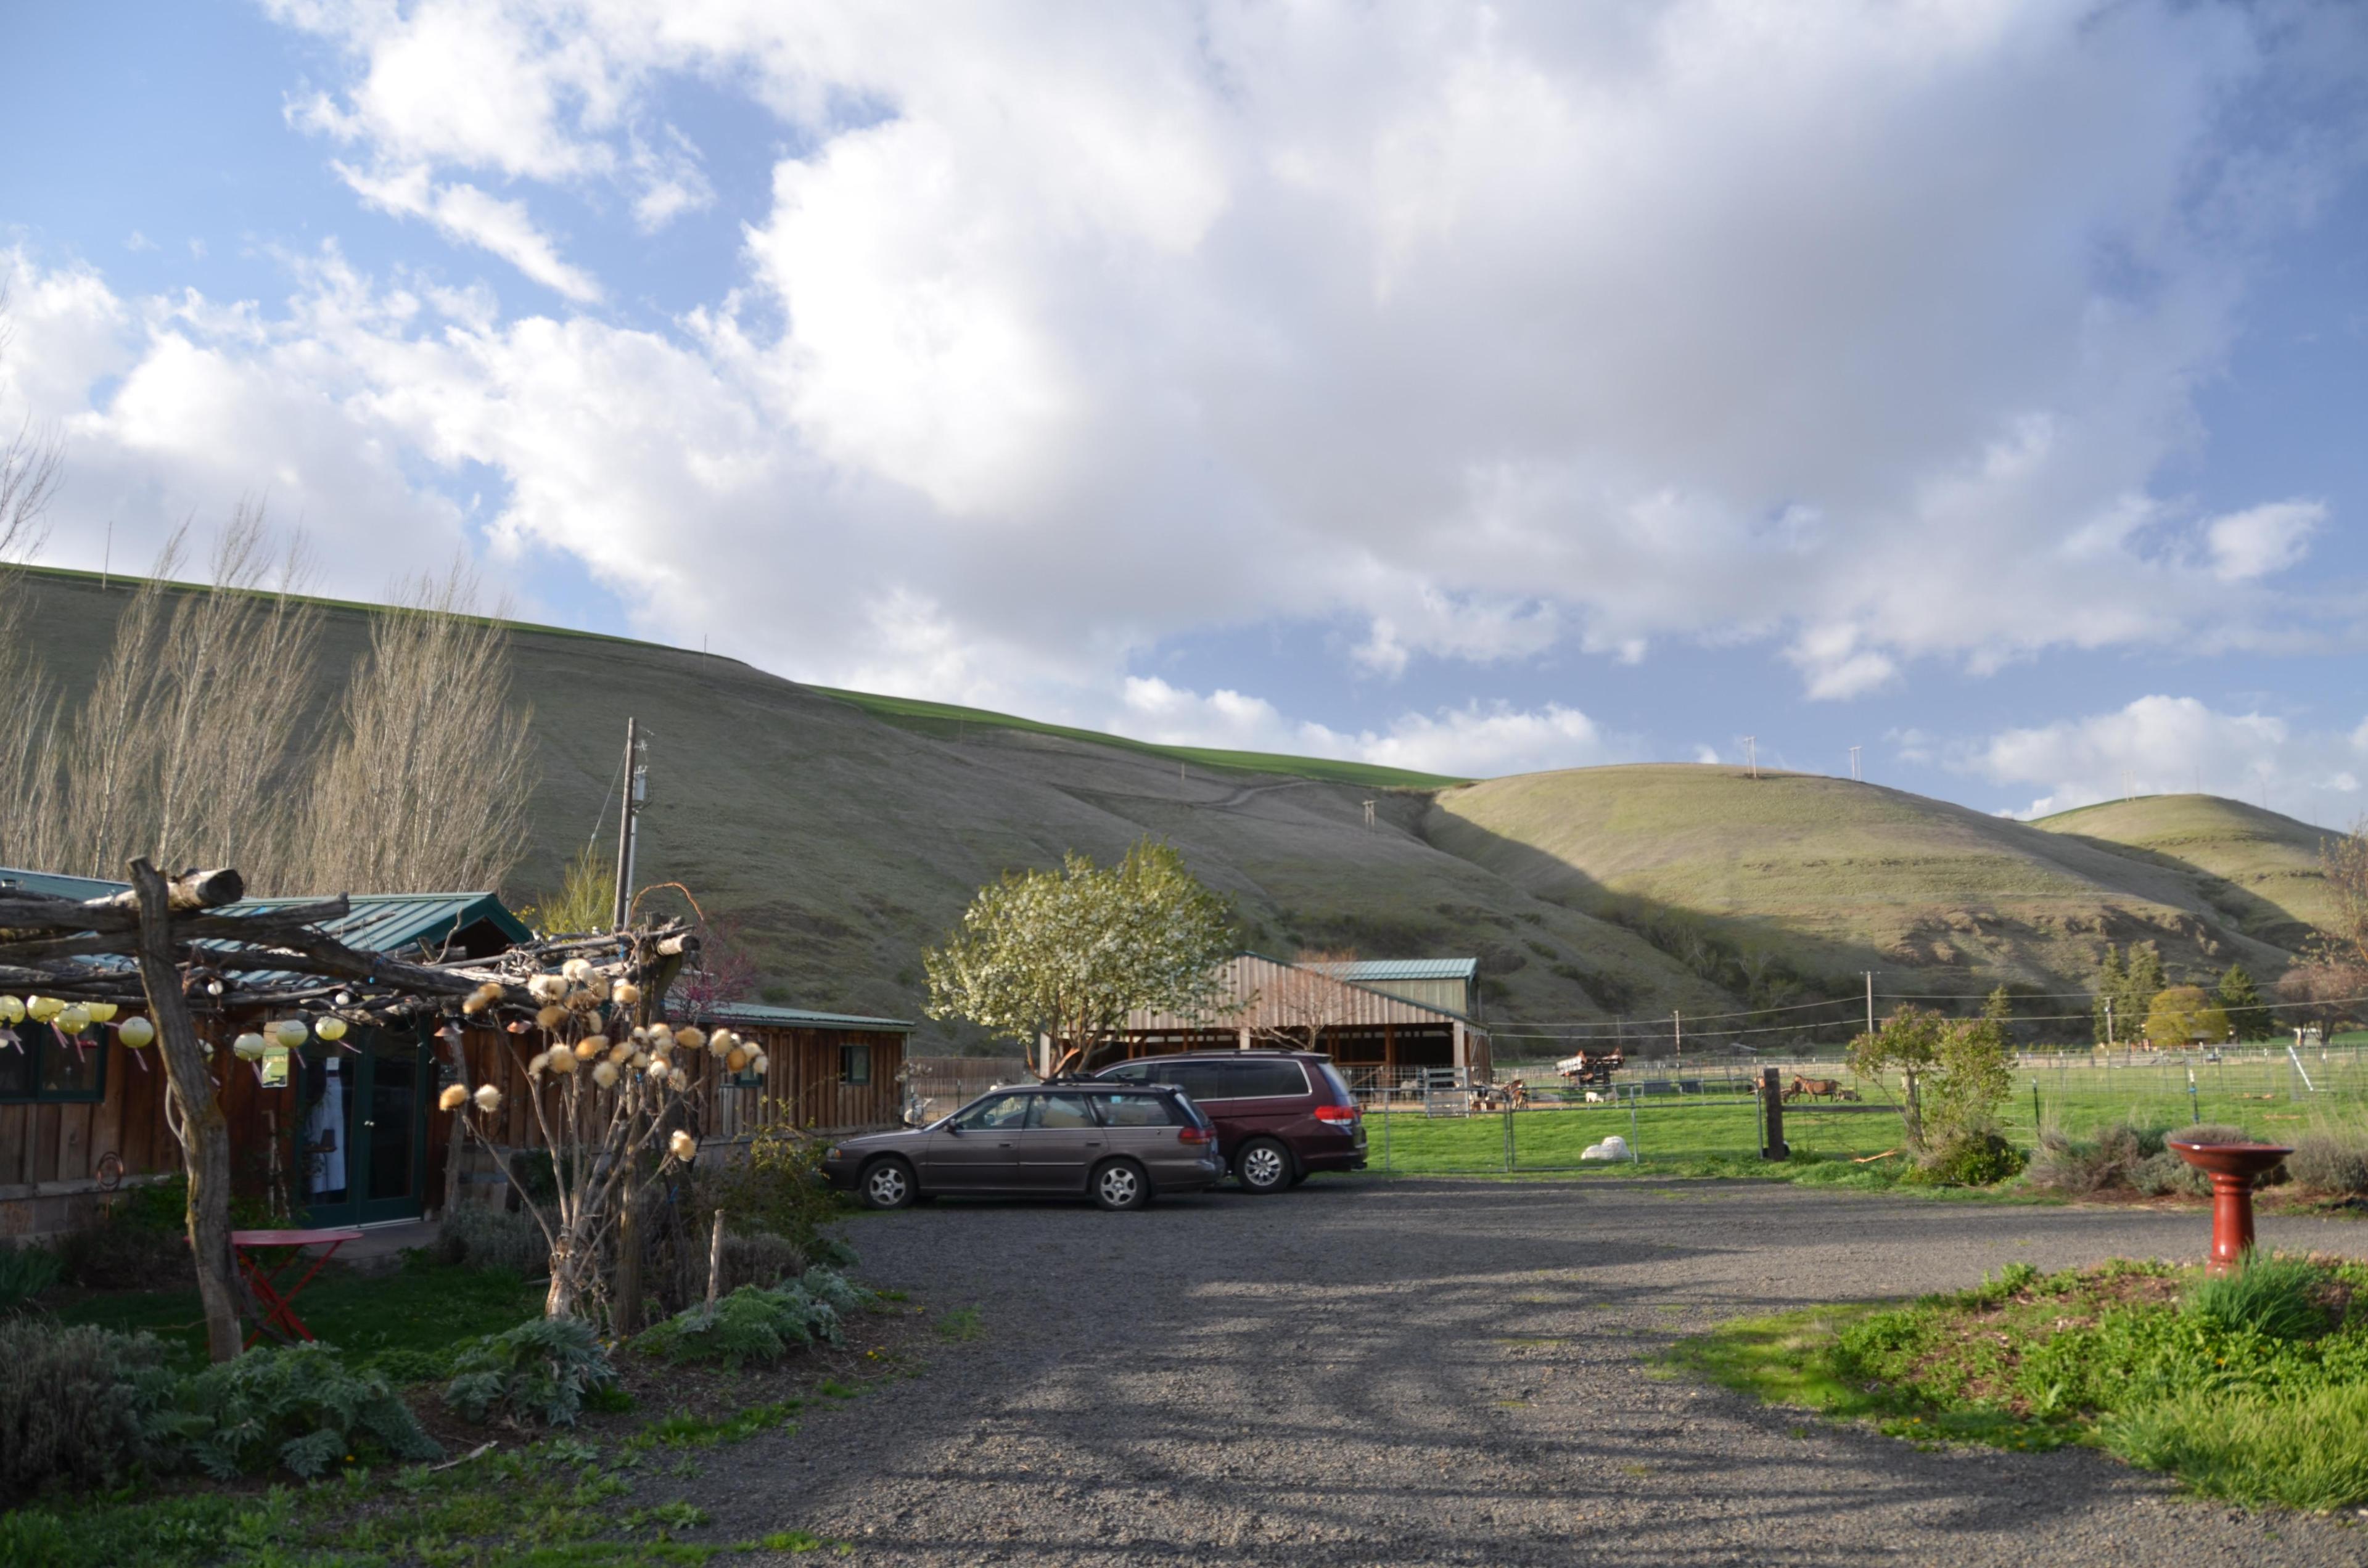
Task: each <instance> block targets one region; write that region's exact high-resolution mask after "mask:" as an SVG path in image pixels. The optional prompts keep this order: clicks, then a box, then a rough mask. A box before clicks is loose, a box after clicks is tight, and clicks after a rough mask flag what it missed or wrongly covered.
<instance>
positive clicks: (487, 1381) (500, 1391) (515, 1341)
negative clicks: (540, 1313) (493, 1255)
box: [444, 1318, 617, 1426]
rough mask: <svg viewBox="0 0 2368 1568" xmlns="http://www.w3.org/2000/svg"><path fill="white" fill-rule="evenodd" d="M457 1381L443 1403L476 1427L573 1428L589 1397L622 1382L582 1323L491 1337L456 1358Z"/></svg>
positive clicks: (534, 1322)
mask: <svg viewBox="0 0 2368 1568" xmlns="http://www.w3.org/2000/svg"><path fill="white" fill-rule="evenodd" d="M452 1364H453V1369H454V1370H455V1371H456V1372H457V1373H458V1374H459V1375H458V1376H456V1377H454V1378H453V1380H452V1381H451V1382H450V1383H449V1384H447V1385H446V1386H445V1389H444V1403H446V1404H448V1405H450V1407H451V1408H452V1409H454V1410H457V1411H459V1412H460V1413H461V1415H465V1416H467V1417H468V1418H469V1419H470V1420H472V1421H489V1420H493V1419H495V1418H496V1417H499V1418H501V1419H504V1420H507V1421H509V1422H510V1423H512V1424H513V1425H516V1424H518V1423H519V1422H521V1421H531V1422H534V1423H536V1424H538V1425H541V1426H574V1425H575V1417H576V1416H577V1415H579V1414H580V1413H581V1412H582V1411H583V1408H584V1396H585V1395H586V1393H587V1392H590V1391H592V1390H594V1389H602V1388H607V1387H609V1386H610V1385H611V1384H613V1383H614V1382H615V1381H617V1369H616V1367H615V1366H614V1365H613V1364H612V1363H611V1362H610V1361H609V1352H608V1351H607V1350H606V1349H604V1348H602V1346H601V1344H600V1340H599V1336H598V1335H596V1334H594V1333H593V1332H592V1325H591V1324H588V1323H586V1322H585V1321H584V1320H583V1319H581V1318H529V1319H528V1320H527V1321H526V1322H524V1323H522V1324H518V1326H517V1327H516V1328H513V1329H508V1330H506V1331H504V1332H503V1333H500V1334H489V1335H485V1336H484V1338H482V1339H480V1340H478V1341H477V1342H476V1343H475V1344H473V1345H472V1346H468V1347H467V1348H465V1349H463V1350H461V1352H459V1353H458V1354H457V1355H456V1356H455V1357H454V1358H453V1362H452Z"/></svg>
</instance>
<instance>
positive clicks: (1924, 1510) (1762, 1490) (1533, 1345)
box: [698, 1178, 2368, 1568]
mask: <svg viewBox="0 0 2368 1568" xmlns="http://www.w3.org/2000/svg"><path fill="white" fill-rule="evenodd" d="M2207 1229H2208V1226H2207V1221H2206V1220H2205V1219H2204V1217H2203V1215H2201V1214H2199V1213H2195V1212H2192V1211H2191V1212H2185V1213H2173V1214H2164V1213H2157V1212H2153V1211H2149V1210H2116V1209H2102V1208H2099V1209H2042V1208H2007V1207H1997V1206H1990V1205H1979V1204H1957V1203H1941V1202H1931V1201H1926V1200H1919V1199H1889V1198H1877V1197H1868V1196H1862V1195H1856V1194H1836V1193H1820V1192H1816V1191H1814V1190H1811V1189H1808V1188H1804V1187H1786V1186H1778V1185H1772V1184H1771V1185H1765V1186H1762V1185H1757V1184H1749V1183H1715V1184H1714V1183H1689V1182H1666V1183H1663V1182H1649V1181H1636V1182H1605V1181H1588V1182H1585V1183H1572V1182H1561V1183H1550V1182H1535V1183H1499V1182H1438V1181H1435V1182H1417V1181H1395V1182H1392V1181H1385V1180H1379V1179H1372V1178H1348V1179H1341V1180H1319V1181H1316V1182H1314V1183H1311V1184H1309V1185H1308V1186H1307V1187H1304V1188H1301V1189H1299V1190H1298V1191H1295V1192H1292V1193H1290V1194H1288V1195H1285V1196H1282V1197H1279V1198H1272V1199H1252V1198H1247V1197H1242V1196H1238V1195H1235V1194H1233V1193H1231V1192H1225V1193H1217V1194H1211V1195H1208V1196H1206V1197H1203V1198H1197V1199H1184V1200H1173V1199H1171V1200H1168V1201H1167V1202H1163V1203H1161V1204H1158V1205H1156V1206H1155V1207H1154V1208H1152V1209H1151V1210H1148V1211H1146V1212H1144V1213H1140V1214H1103V1213H1099V1212H1097V1211H1095V1210H1089V1209H1086V1208H1082V1207H1074V1208H1073V1207H1065V1206H1020V1205H1016V1204H1014V1205H1003V1204H976V1203H972V1204H951V1203H941V1204H937V1205H933V1206H929V1207H925V1208H922V1209H919V1210H910V1211H907V1212H905V1213H900V1214H893V1215H882V1216H874V1217H870V1218H867V1219H866V1220H864V1221H860V1222H859V1223H858V1224H856V1225H855V1226H853V1227H852V1239H853V1240H854V1242H855V1244H856V1245H857V1246H858V1248H859V1249H860V1251H861V1252H862V1254H863V1268H862V1273H863V1274H864V1275H866V1276H867V1277H868V1278H871V1279H872V1280H873V1281H875V1282H877V1283H880V1284H885V1285H893V1286H897V1287H901V1288H903V1289H905V1290H910V1291H911V1292H912V1293H913V1297H914V1300H915V1301H917V1302H922V1303H926V1304H927V1305H928V1307H930V1308H931V1309H932V1310H934V1311H939V1312H942V1311H945V1310H949V1309H952V1308H956V1307H962V1306H974V1307H975V1308H977V1310H978V1312H979V1314H980V1317H981V1319H982V1321H983V1323H984V1325H985V1335H983V1336H982V1337H980V1338H978V1339H976V1340H974V1341H971V1342H968V1343H964V1344H955V1345H944V1346H938V1347H935V1348H933V1350H932V1351H931V1353H930V1354H929V1357H928V1365H927V1366H926V1367H924V1368H923V1369H922V1370H921V1371H920V1372H919V1374H918V1375H917V1376H916V1377H914V1378H912V1379H910V1380H906V1381H898V1382H894V1383H892V1384H890V1385H889V1386H887V1387H885V1388H883V1389H882V1390H881V1391H879V1392H874V1393H871V1394H869V1395H867V1396H866V1397H864V1398H862V1399H860V1400H857V1401H854V1402H851V1403H848V1404H847V1405H845V1406H843V1407H839V1408H837V1409H834V1410H832V1411H830V1412H829V1413H827V1414H821V1415H816V1416H814V1418H813V1419H810V1420H809V1421H807V1423H806V1424H805V1426H803V1429H801V1430H799V1431H796V1432H790V1433H780V1434H774V1435H771V1436H768V1437H760V1438H758V1439H757V1440H755V1441H754V1442H752V1443H749V1444H747V1445H745V1446H743V1447H741V1448H737V1449H729V1450H722V1451H721V1452H722V1453H723V1454H725V1455H728V1456H729V1458H728V1461H727V1464H728V1469H729V1471H730V1472H731V1479H730V1480H729V1481H728V1482H724V1483H721V1484H715V1483H711V1484H710V1486H709V1488H708V1489H706V1490H704V1491H702V1492H701V1493H700V1494H698V1496H699V1500H700V1502H701V1503H703V1504H704V1505H706V1506H708V1507H709V1509H710V1510H711V1512H712V1515H713V1516H714V1529H713V1532H712V1533H713V1534H715V1535H716V1536H717V1537H718V1538H723V1539H730V1538H734V1537H737V1538H741V1539H746V1538H748V1537H752V1536H757V1535H761V1534H763V1533H764V1532H766V1531H768V1530H774V1529H781V1528H803V1529H807V1530H812V1531H814V1532H815V1533H817V1534H821V1535H825V1536H830V1537H836V1538H839V1539H844V1540H851V1541H854V1542H855V1543H856V1544H857V1551H856V1554H855V1560H856V1561H858V1562H876V1563H883V1564H885V1563H928V1564H952V1563H971V1562H1027V1563H1095V1564H1102V1563H1160V1564H1180V1563H1277V1564H1313V1563H1431V1562H1440V1563H1531V1562H1537V1563H1548V1562H1552V1563H1560V1562H1588V1563H1595V1562H1601V1563H1636V1564H1647V1563H1650V1564H1682V1563H1895V1562H1915V1563H1923V1562H1932V1563H1945V1564H1948V1565H1949V1568H1971V1565H1973V1564H1983V1563H2009V1562H2011V1563H2032V1564H2062V1563H2073V1562H2098V1563H2114V1564H2117V1565H2118V1564H2123V1563H2128V1564H2132V1565H2135V1564H2145V1563H2156V1562H2163V1563H2177V1564H2180V1565H2181V1568H2184V1565H2186V1564H2193V1563H2220V1562H2241V1563H2321V1562H2325V1563H2346V1564H2358V1563H2361V1562H2368V1528H2360V1524H2359V1522H2357V1521H2349V1520H2343V1521H2338V1520H2327V1519H2320V1518H2313V1517H2302V1516H2296V1515H2292V1514H2284V1513H2277V1512H2271V1513H2255V1512H2247V1511H2241V1510H2234V1509H2230V1508H2228V1507H2226V1506H2212V1505H2207V1504H2203V1503H2199V1502H2195V1501H2192V1500H2188V1499H2183V1498H2180V1497H2178V1496H2176V1495H2175V1494H2172V1493H2171V1491H2170V1490H2169V1487H2168V1486H2167V1485H2166V1484H2165V1483H2163V1482H2162V1481H2160V1480H2159V1479H2157V1478H2155V1477H2152V1476H2148V1475H2145V1474H2142V1473H2139V1472H2135V1471H2128V1470H2125V1469H2123V1467H2122V1466H2120V1465H2119V1464H2118V1463H2116V1462H2114V1461H2113V1460H2109V1459H2106V1458H2103V1457H2101V1456H2099V1455H2096V1454H2093V1453H2089V1452H2087V1451H2070V1452H2063V1453H2056V1454H2049V1455H2037V1454H2008V1453H1998V1452H1992V1451H1988V1450H1971V1451H1960V1452H1949V1453H1919V1452H1918V1451H1916V1450H1915V1449H1910V1448H1909V1447H1907V1445H1905V1444H1902V1443H1897V1442H1894V1441H1892V1440H1890V1439H1887V1438H1884V1437H1880V1436H1877V1435H1873V1434H1870V1433H1865V1432H1861V1431H1858V1430H1854V1429H1848V1428H1841V1427H1836V1426H1828V1425H1826V1424H1824V1423H1821V1422H1818V1421H1816V1420H1814V1419H1810V1418H1805V1417H1804V1416H1801V1415H1798V1414H1794V1413H1787V1412H1784V1411H1780V1410H1770V1409H1767V1408H1764V1407H1761V1406H1759V1405H1757V1404H1755V1403H1752V1402H1749V1401H1748V1400H1745V1399H1743V1398H1741V1397H1739V1396H1736V1395H1733V1394H1728V1393H1725V1392H1721V1391H1718V1390H1714V1389H1708V1388H1703V1387H1700V1386H1696V1385H1694V1384H1691V1383H1690V1382H1686V1381H1670V1380H1668V1379H1666V1378H1662V1377H1656V1376H1655V1375H1654V1374H1653V1373H1652V1372H1651V1371H1649V1370H1648V1369H1647V1368H1646V1366H1645V1362H1644V1360H1643V1358H1644V1357H1645V1356H1646V1355H1647V1354H1648V1353H1649V1352H1651V1351H1653V1350H1654V1349H1656V1348H1657V1347H1659V1346H1663V1345H1665V1344H1667V1343H1668V1341H1669V1340H1670V1339H1672V1338H1673V1337H1675V1336H1677V1335H1682V1334H1686V1333H1690V1332H1692V1331H1694V1330H1697V1329H1700V1328H1703V1327H1706V1326H1708V1325H1710V1324H1713V1323H1716V1322H1718V1321H1720V1320H1721V1319H1724V1318H1728V1317H1734V1316H1737V1315H1740V1314H1744V1313H1748V1312H1762V1311H1767V1310H1771V1309H1776V1308H1781V1307H1784V1306H1788V1305H1793V1304H1798V1303H1803V1302H1810V1301H1828V1300H1834V1299H1838V1298H1849V1297H1866V1296H1886V1295H1906V1294H1913V1293H1916V1292H1918V1291H1924V1290H1939V1289H1952V1288H1957V1287H1962V1286H1966V1285H1971V1284H1974V1283H1975V1282H1976V1281H1978V1280H1979V1279H1980V1278H1981V1277H1982V1275H1983V1274H1984V1273H1985V1272H1986V1271H1988V1270H1993V1269H1996V1268H1998V1267H1999V1266H2001V1265H2003V1264H2007V1263H2010V1262H2013V1261H2016V1260H2018V1259H2027V1260H2029V1261H2031V1262H2032V1263H2034V1264H2037V1265H2039V1266H2040V1267H2043V1268H2056V1267H2066V1266H2068V1265H2074V1264H2084V1263H2090V1262H2094V1261H2096V1260H2098V1259H2100V1258H2104V1257H2108V1256H2114V1255H2123V1256H2164V1257H2192V1256H2197V1255H2198V1254H2200V1252H2201V1251H2202V1249H2203V1245H2204V1243H2205V1240H2206V1232H2207ZM2261 1229H2262V1233H2263V1241H2264V1243H2265V1244H2269V1245H2273V1246H2281V1247H2288V1248H2294V1247H2309V1248H2314V1249H2321V1250H2328V1251H2342V1252H2360V1251H2362V1250H2363V1248H2368V1231H2362V1230H2360V1229H2359V1228H2357V1227H2355V1226H2353V1225H2350V1224H2346V1223H2343V1222H2340V1221H2312V1220H2293V1219H2265V1220H2264V1221H2263V1223H2262V1227H2261ZM702 1533H705V1532H702ZM805 1561H808V1562H811V1561H812V1559H806V1560H805Z"/></svg>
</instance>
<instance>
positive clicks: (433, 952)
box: [214, 892, 534, 958]
mask: <svg viewBox="0 0 2368 1568" xmlns="http://www.w3.org/2000/svg"><path fill="white" fill-rule="evenodd" d="M311 902H313V901H312V900H310V899H302V898H243V899H240V900H239V901H238V902H237V903H226V904H224V905H222V908H221V909H219V910H216V911H215V912H214V913H216V914H218V915H265V914H268V913H270V912H271V911H272V910H275V909H287V908H290V907H291V906H293V905H296V904H300V903H311ZM349 904H350V907H349V908H348V909H347V913H346V915H345V917H344V918H343V919H341V920H331V921H327V922H325V923H324V925H323V926H322V929H323V930H324V931H326V932H327V933H328V934H329V935H330V936H332V937H336V939H337V940H338V941H340V942H343V943H344V944H345V945H346V946H347V947H349V948H352V949H355V950H356V951H357V952H364V953H393V954H394V955H396V956H397V957H401V958H436V957H439V956H441V955H442V953H443V949H444V945H445V944H446V943H447V942H450V940H451V939H452V938H453V937H456V936H458V935H459V934H460V933H461V932H462V931H465V930H467V929H468V928H469V927H470V926H474V925H476V924H478V923H479V922H480V921H484V922H487V923H490V924H491V925H492V926H493V927H494V929H495V930H496V931H499V932H500V933H501V934H502V935H503V936H504V937H507V938H509V940H510V941H512V942H523V941H526V940H528V939H529V938H530V937H532V936H533V935H534V933H533V932H532V931H530V930H529V929H528V928H527V925H526V922H524V921H523V920H520V919H519V918H518V916H517V915H513V914H511V913H510V912H509V910H508V908H507V907H506V906H505V905H504V904H503V903H502V901H501V900H500V899H499V898H497V897H495V895H494V894H492V893H489V892H378V893H356V894H354V895H353V897H352V898H351V900H350V901H349Z"/></svg>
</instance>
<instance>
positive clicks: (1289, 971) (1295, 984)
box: [1122, 953, 1477, 1034]
mask: <svg viewBox="0 0 2368 1568" xmlns="http://www.w3.org/2000/svg"><path fill="white" fill-rule="evenodd" d="M1217 979H1218V994H1217V1000H1216V1001H1215V1002H1214V1003H1213V1004H1212V1006H1211V1007H1210V1011H1209V1016H1208V1017H1201V1018H1187V1017H1179V1016H1178V1015H1177V1014H1174V1013H1149V1012H1134V1013H1129V1014H1128V1015H1127V1016H1126V1022H1125V1024H1124V1025H1123V1026H1122V1027H1123V1028H1124V1029H1125V1031H1126V1032H1127V1033H1129V1034H1167V1033H1177V1032H1195V1033H1197V1032H1205V1031H1208V1030H1211V1029H1219V1028H1234V1029H1238V1028H1247V1029H1250V1030H1251V1031H1252V1032H1254V1033H1258V1032H1264V1031H1268V1030H1273V1029H1296V1028H1301V1027H1303V1026H1304V1023H1305V1017H1304V1006H1289V1005H1286V999H1287V1000H1288V1002H1291V1003H1301V1004H1304V1001H1305V999H1307V998H1309V997H1311V996H1322V997H1323V998H1325V1001H1326V1007H1325V1012H1326V1017H1325V1022H1326V1024H1327V1025H1337V1026H1340V1027H1344V1028H1367V1027H1370V1028H1380V1027H1381V1026H1382V1025H1383V1024H1397V1025H1407V1024H1412V1025H1416V1026H1432V1025H1435V1026H1439V1027H1442V1028H1443V1027H1447V1026H1450V1025H1453V1024H1458V1023H1463V1020H1462V1019H1461V1018H1457V1017H1452V1015H1450V1014H1447V1013H1443V1012H1441V1011H1440V1010H1439V1009H1438V1008H1436V1007H1426V1006H1422V1005H1421V1004H1420V1003H1417V1002H1409V1001H1407V1000H1406V999H1405V998H1403V997H1399V996H1390V995H1385V994H1383V993H1381V992H1379V991H1372V990H1368V989H1367V988H1366V987H1364V986H1361V985H1350V984H1349V983H1346V982H1343V981H1338V980H1334V979H1332V978H1331V977H1330V976H1328V975H1323V974H1318V973H1316V972H1315V971H1313V970H1303V969H1295V968H1293V967H1292V965H1290V964H1283V963H1277V962H1275V961H1274V960H1272V959H1262V958H1259V957H1258V955H1257V954H1255V953H1243V954H1241V955H1240V956H1239V957H1237V958H1233V959H1228V960H1226V961H1225V962H1224V965H1223V966H1222V967H1221V968H1220V969H1219V970H1218V972H1217ZM1463 1027H1464V1030H1465V1032H1466V1033H1467V1034H1470V1033H1476V1032H1477V1031H1476V1030H1474V1028H1472V1026H1471V1025H1470V1024H1468V1023H1467V1024H1464V1025H1463Z"/></svg>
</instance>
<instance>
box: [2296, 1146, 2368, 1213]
mask: <svg viewBox="0 0 2368 1568" xmlns="http://www.w3.org/2000/svg"><path fill="white" fill-rule="evenodd" d="M2286 1169H2287V1171H2288V1172H2290V1173H2291V1174H2292V1175H2293V1176H2294V1180H2295V1181H2296V1182H2297V1183H2299V1184H2300V1185H2301V1186H2303V1187H2308V1188H2309V1189H2310V1190H2311V1191H2313V1192H2321V1193H2325V1194H2327V1195H2328V1196H2329V1197H2331V1198H2354V1197H2359V1196H2362V1195H2363V1194H2368V1144H2360V1143H2346V1142H2339V1141H2338V1140H2336V1139H2333V1138H2305V1139H2304V1140H2302V1141H2301V1142H2299V1143H2296V1144H2295V1145H2294V1153H2291V1154H2289V1155H2287V1156H2286Z"/></svg>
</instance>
